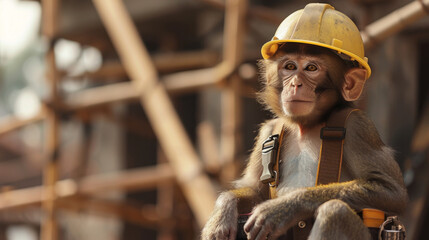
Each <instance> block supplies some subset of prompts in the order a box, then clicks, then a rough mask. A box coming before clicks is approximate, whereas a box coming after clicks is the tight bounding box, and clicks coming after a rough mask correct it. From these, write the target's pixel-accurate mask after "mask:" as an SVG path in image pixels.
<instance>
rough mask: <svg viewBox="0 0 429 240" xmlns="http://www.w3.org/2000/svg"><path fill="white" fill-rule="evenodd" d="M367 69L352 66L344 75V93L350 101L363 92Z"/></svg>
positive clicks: (356, 98)
mask: <svg viewBox="0 0 429 240" xmlns="http://www.w3.org/2000/svg"><path fill="white" fill-rule="evenodd" d="M366 74H367V71H366V70H365V69H363V68H352V69H350V70H349V71H348V72H347V73H346V74H345V75H344V84H343V89H342V94H343V97H344V100H346V101H348V102H352V101H356V100H358V99H359V97H360V95H361V94H362V91H363V87H364V85H365V81H366Z"/></svg>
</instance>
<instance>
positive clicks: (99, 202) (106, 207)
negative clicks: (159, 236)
mask: <svg viewBox="0 0 429 240" xmlns="http://www.w3.org/2000/svg"><path fill="white" fill-rule="evenodd" d="M58 207H60V208H63V209H66V210H71V211H85V212H86V213H87V212H89V213H90V214H97V215H100V216H109V217H115V218H120V219H122V220H125V221H127V222H130V223H134V224H137V225H140V226H144V227H149V228H153V229H158V228H162V226H163V225H164V224H165V219H160V218H159V217H158V213H157V211H156V209H155V207H154V206H141V207H139V206H134V205H133V204H130V203H121V202H117V201H112V200H105V199H94V198H88V197H85V196H76V197H73V198H68V199H61V200H60V201H58Z"/></svg>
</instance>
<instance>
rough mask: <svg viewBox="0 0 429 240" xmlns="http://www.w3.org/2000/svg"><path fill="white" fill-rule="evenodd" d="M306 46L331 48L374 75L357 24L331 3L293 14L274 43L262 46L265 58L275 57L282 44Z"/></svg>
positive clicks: (278, 31)
mask: <svg viewBox="0 0 429 240" xmlns="http://www.w3.org/2000/svg"><path fill="white" fill-rule="evenodd" d="M288 42H294V43H304V44H311V45H316V46H320V47H325V48H329V49H332V50H335V51H337V52H338V53H340V54H345V55H347V56H349V57H350V59H351V60H356V61H357V62H359V64H360V65H361V66H362V67H363V68H365V69H366V70H367V72H368V73H367V78H369V76H370V75H371V68H370V67H369V65H368V58H366V57H365V53H364V46H363V42H362V38H361V35H360V32H359V30H358V28H357V27H356V25H355V24H354V23H353V21H352V20H351V19H350V18H348V17H347V16H346V15H344V14H343V13H341V12H339V11H337V10H335V9H334V8H333V7H332V6H331V5H329V4H323V3H310V4H308V5H307V6H305V8H304V9H301V10H298V11H296V12H294V13H292V14H291V15H289V16H288V17H287V18H286V19H285V20H283V22H282V23H281V24H280V25H279V27H278V28H277V31H276V33H275V35H274V37H273V38H272V40H271V41H269V42H267V43H265V44H264V45H263V46H262V49H261V53H262V56H263V58H264V59H269V58H270V57H271V56H273V55H274V54H275V53H276V51H277V49H278V48H279V44H282V43H288Z"/></svg>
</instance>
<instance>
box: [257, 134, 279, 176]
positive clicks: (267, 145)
mask: <svg viewBox="0 0 429 240" xmlns="http://www.w3.org/2000/svg"><path fill="white" fill-rule="evenodd" d="M278 149H279V135H278V134H275V135H271V136H270V137H268V139H267V140H265V141H264V143H263V144H262V174H261V177H260V180H261V182H262V183H265V184H266V183H271V182H274V181H276V179H277V174H276V172H275V171H274V169H273V168H274V164H275V163H276V159H277V152H278Z"/></svg>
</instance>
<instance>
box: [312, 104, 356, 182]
mask: <svg viewBox="0 0 429 240" xmlns="http://www.w3.org/2000/svg"><path fill="white" fill-rule="evenodd" d="M357 110H358V109H352V108H345V109H342V110H340V111H334V112H333V113H332V114H331V116H329V119H328V121H327V122H326V127H323V128H322V129H321V130H320V138H321V139H322V144H321V146H320V155H319V166H318V168H317V179H316V186H317V185H321V184H329V183H334V182H339V181H340V176H341V165H342V161H343V145H344V138H345V137H346V128H345V125H346V121H347V119H348V117H349V116H350V113H352V112H354V111H357Z"/></svg>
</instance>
